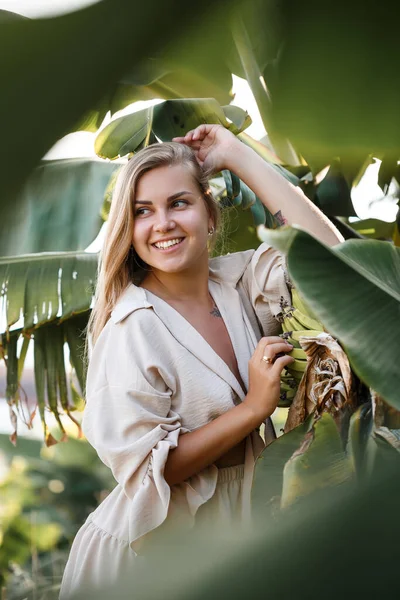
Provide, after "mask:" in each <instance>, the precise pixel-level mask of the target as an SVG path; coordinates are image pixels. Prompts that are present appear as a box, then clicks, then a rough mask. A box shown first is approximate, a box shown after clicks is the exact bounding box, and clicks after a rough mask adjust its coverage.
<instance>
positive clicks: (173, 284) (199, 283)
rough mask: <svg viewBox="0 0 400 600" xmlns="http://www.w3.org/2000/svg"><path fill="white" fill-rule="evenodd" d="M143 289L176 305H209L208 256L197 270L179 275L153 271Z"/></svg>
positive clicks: (198, 265) (144, 282) (143, 283)
mask: <svg viewBox="0 0 400 600" xmlns="http://www.w3.org/2000/svg"><path fill="white" fill-rule="evenodd" d="M142 287H144V288H146V289H148V290H149V291H150V292H153V293H154V294H156V295H158V296H160V297H161V298H163V299H164V300H166V301H171V302H175V303H181V302H182V303H185V302H188V301H190V302H192V303H194V302H196V303H197V304H203V303H204V304H207V303H209V292H208V256H207V257H206V260H204V261H201V264H197V265H196V267H195V268H192V269H187V270H186V271H180V272H179V273H165V272H164V271H158V270H152V271H151V272H150V273H149V274H148V276H147V277H146V278H145V279H144V280H143V282H142Z"/></svg>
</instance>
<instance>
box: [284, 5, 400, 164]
mask: <svg viewBox="0 0 400 600" xmlns="http://www.w3.org/2000/svg"><path fill="white" fill-rule="evenodd" d="M280 8H281V13H280V15H281V19H282V25H283V27H284V30H285V44H283V45H282V48H281V52H280V53H279V57H278V76H277V78H276V80H277V83H276V85H275V86H274V114H273V118H274V123H275V126H276V127H277V128H278V129H279V131H280V133H281V134H284V135H286V136H287V137H288V138H289V139H290V140H291V141H292V143H293V144H294V146H295V147H296V148H297V149H298V150H299V151H300V152H301V154H302V155H304V156H305V157H307V161H308V160H310V161H312V160H314V159H316V160H317V159H319V160H322V159H324V160H325V159H326V163H327V164H328V163H329V162H330V160H331V157H332V156H340V157H346V158H348V159H353V160H354V161H356V160H362V159H363V157H365V156H366V155H368V154H369V153H371V152H374V156H376V152H377V151H379V152H380V153H382V152H387V153H393V152H395V153H396V156H397V158H398V156H399V152H398V149H399V137H398V131H399V123H400V121H399V112H398V104H399V99H400V82H399V80H398V78H393V71H394V69H395V68H396V67H395V65H396V59H395V57H396V56H397V46H396V41H395V39H396V31H397V22H398V14H397V6H396V5H394V4H393V5H389V3H388V2H382V3H381V4H380V5H379V6H378V5H377V6H376V10H366V11H365V13H364V16H365V18H363V19H362V22H361V21H360V10H361V4H360V3H359V2H352V3H349V2H347V1H346V0H337V1H336V2H333V3H330V4H329V5H324V4H318V3H317V2H315V1H314V0H305V2H303V3H302V9H301V14H299V13H298V12H296V11H293V7H292V6H291V4H290V3H285V2H283V3H280ZM339 31H340V43H339V40H338V32H339ZM371 31H374V32H375V33H376V35H372V36H371ZM361 48H362V51H361V52H360V51H359V50H360V49H361ZM357 49H358V50H357ZM305 69H306V71H307V73H308V74H309V75H310V77H308V76H305ZM311 78H312V86H311V87H310V79H311ZM383 89H384V90H385V93H384V94H383V95H382V90H383ZM377 107H378V108H377ZM311 157H312V158H311Z"/></svg>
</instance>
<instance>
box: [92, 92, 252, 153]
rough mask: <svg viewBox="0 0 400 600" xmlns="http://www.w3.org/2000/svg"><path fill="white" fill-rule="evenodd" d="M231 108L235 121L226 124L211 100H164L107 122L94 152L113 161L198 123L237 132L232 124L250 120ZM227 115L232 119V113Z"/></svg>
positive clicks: (214, 101)
mask: <svg viewBox="0 0 400 600" xmlns="http://www.w3.org/2000/svg"><path fill="white" fill-rule="evenodd" d="M229 108H230V109H231V107H229ZM235 109H236V110H235V112H234V115H235V121H236V122H234V121H233V120H232V122H228V120H227V118H226V116H225V112H224V107H221V106H220V105H219V104H218V102H217V101H216V100H214V99H213V98H205V99H203V98H194V99H183V100H167V101H165V102H162V103H160V104H156V105H155V106H151V107H149V108H146V109H144V110H141V111H138V112H136V113H133V114H130V115H127V116H124V117H119V118H118V119H115V120H114V121H111V123H109V124H108V125H107V126H106V127H105V128H104V129H102V130H101V131H100V132H99V134H98V135H97V137H96V141H95V151H96V153H97V154H98V155H99V156H100V157H101V158H110V159H115V158H116V157H118V156H125V154H128V153H130V152H135V151H136V150H137V149H138V148H139V147H140V146H141V145H145V146H146V145H148V144H149V143H150V136H153V138H158V139H159V140H161V141H169V140H171V139H172V138H173V137H176V136H180V135H182V134H183V133H186V132H187V131H189V130H190V129H194V128H195V127H197V126H198V125H200V124H201V123H219V124H221V125H224V126H225V127H227V128H228V129H231V130H232V131H233V132H234V133H238V132H239V131H240V128H239V127H238V125H237V124H236V123H239V125H241V127H242V128H244V127H247V126H248V125H249V124H250V120H249V117H248V115H247V113H246V111H243V110H241V109H240V108H238V107H235ZM228 112H229V114H230V115H231V116H232V117H233V111H232V110H229V111H228ZM240 114H241V115H242V118H241V120H240V119H239V115H240ZM228 118H229V116H228Z"/></svg>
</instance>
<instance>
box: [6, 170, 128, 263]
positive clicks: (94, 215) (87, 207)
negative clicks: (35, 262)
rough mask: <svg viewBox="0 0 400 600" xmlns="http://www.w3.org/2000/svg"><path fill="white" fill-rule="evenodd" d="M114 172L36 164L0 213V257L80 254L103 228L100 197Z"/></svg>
mask: <svg viewBox="0 0 400 600" xmlns="http://www.w3.org/2000/svg"><path fill="white" fill-rule="evenodd" d="M117 167H118V165H117V164H110V163H108V162H105V161H100V160H95V159H65V160H51V161H44V162H42V164H41V165H40V166H39V167H37V168H36V169H35V170H34V171H33V173H32V174H31V176H30V177H29V179H28V181H27V183H26V185H25V186H24V188H23V190H22V191H21V192H20V194H19V197H18V201H17V204H16V206H14V205H13V204H10V205H9V207H8V210H5V211H4V210H3V211H2V215H1V220H0V256H12V255H16V254H33V253H37V252H65V251H69V250H84V249H85V248H86V247H87V246H88V245H89V244H90V243H91V242H92V241H93V240H94V239H95V237H96V236H97V234H98V232H99V230H100V227H101V225H102V223H103V221H102V219H101V216H100V210H101V206H102V203H103V199H104V193H105V190H106V188H107V185H108V182H109V179H110V176H111V175H112V174H113V172H114V171H115V170H116V168H117Z"/></svg>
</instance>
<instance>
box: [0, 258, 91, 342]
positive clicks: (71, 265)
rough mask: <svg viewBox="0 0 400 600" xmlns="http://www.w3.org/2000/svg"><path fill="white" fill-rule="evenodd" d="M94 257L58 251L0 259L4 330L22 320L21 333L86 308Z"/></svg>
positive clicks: (88, 301) (87, 307) (65, 317)
mask: <svg viewBox="0 0 400 600" xmlns="http://www.w3.org/2000/svg"><path fill="white" fill-rule="evenodd" d="M97 261H98V255H97V254H89V253H87V252H57V253H41V254H28V255H24V256H15V257H7V258H1V259H0V289H1V292H0V298H1V300H2V302H3V303H4V306H5V328H4V331H7V330H9V328H10V327H12V326H13V325H15V324H16V323H17V322H18V321H20V319H22V323H21V327H22V329H23V331H28V332H29V331H32V330H33V329H35V328H37V327H39V326H41V325H43V324H45V323H48V322H51V321H54V320H56V319H62V320H65V319H68V318H70V317H71V316H73V315H75V314H77V313H81V312H85V311H87V310H88V309H89V307H90V305H91V302H92V298H93V293H94V285H95V279H96V273H97Z"/></svg>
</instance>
